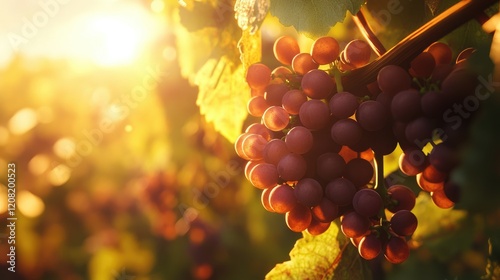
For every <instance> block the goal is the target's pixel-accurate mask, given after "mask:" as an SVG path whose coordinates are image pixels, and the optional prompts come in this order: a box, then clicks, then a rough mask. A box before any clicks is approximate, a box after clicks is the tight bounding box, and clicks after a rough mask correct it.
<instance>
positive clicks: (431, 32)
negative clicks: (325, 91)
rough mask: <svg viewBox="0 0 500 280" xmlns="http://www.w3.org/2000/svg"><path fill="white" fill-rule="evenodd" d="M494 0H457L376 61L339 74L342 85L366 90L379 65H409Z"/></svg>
mask: <svg viewBox="0 0 500 280" xmlns="http://www.w3.org/2000/svg"><path fill="white" fill-rule="evenodd" d="M496 2H498V0H462V1H459V2H458V3H456V4H455V5H453V6H452V7H450V8H449V9H448V10H446V11H444V12H443V13H441V14H439V15H438V16H436V17H435V18H433V19H432V20H430V21H429V22H427V23H426V24H424V25H423V26H421V27H420V28H418V29H417V30H415V31H414V32H412V33H411V34H410V35H408V36H407V37H406V38H404V39H403V40H401V41H400V42H399V43H398V44H396V45H395V46H394V47H392V48H391V49H390V50H388V51H387V52H386V53H385V54H383V55H382V56H380V57H379V58H377V59H376V60H375V61H373V62H371V63H369V64H367V65H365V66H363V67H360V68H357V69H354V70H352V71H350V72H349V73H348V74H346V75H344V76H343V77H342V78H343V80H342V82H343V86H344V89H345V90H346V91H349V92H352V93H353V94H356V95H358V96H364V95H366V94H369V91H368V89H367V88H366V85H368V84H370V83H372V82H374V81H375V80H376V79H377V74H378V72H379V71H380V69H382V68H383V67H385V66H387V65H401V66H403V67H406V66H408V65H409V63H410V61H411V60H412V59H413V58H415V57H416V56H417V55H418V54H419V53H421V52H422V51H423V50H424V49H425V48H427V47H428V46H429V45H430V44H432V43H433V42H435V41H437V40H439V39H441V38H442V37H443V36H445V35H446V34H448V33H450V32H451V31H453V30H455V29H456V28H458V27H460V26H461V25H462V24H464V23H466V22H467V21H469V20H471V19H474V18H475V17H476V16H477V15H480V14H481V13H482V12H483V11H484V10H485V9H486V8H488V7H490V6H491V5H493V4H495V3H496Z"/></svg>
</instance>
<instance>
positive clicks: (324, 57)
mask: <svg viewBox="0 0 500 280" xmlns="http://www.w3.org/2000/svg"><path fill="white" fill-rule="evenodd" d="M339 53H340V50H339V43H338V42H337V40H335V38H333V37H329V36H325V37H320V38H318V39H316V40H315V41H314V43H313V44H312V46H311V56H312V58H313V59H314V61H316V62H317V63H318V64H328V63H332V62H334V61H335V59H337V58H338V56H339Z"/></svg>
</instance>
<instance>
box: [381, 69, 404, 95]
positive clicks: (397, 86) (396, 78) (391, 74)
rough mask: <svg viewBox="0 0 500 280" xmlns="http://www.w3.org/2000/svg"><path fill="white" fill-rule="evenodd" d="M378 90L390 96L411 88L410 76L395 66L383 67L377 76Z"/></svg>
mask: <svg viewBox="0 0 500 280" xmlns="http://www.w3.org/2000/svg"><path fill="white" fill-rule="evenodd" d="M377 82H378V86H379V88H380V90H381V91H382V92H385V93H387V94H389V95H391V96H393V95H395V94H396V93H398V92H400V91H403V90H406V89H409V88H410V87H411V78H410V75H408V73H407V72H406V70H404V69H403V68H401V67H399V66H397V65H387V66H384V67H383V68H382V69H380V71H379V72H378V75H377Z"/></svg>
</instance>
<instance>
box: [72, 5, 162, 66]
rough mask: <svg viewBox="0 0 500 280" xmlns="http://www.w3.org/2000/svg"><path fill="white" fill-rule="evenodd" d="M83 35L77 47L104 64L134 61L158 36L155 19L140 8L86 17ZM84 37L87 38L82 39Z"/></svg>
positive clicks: (112, 64)
mask: <svg viewBox="0 0 500 280" xmlns="http://www.w3.org/2000/svg"><path fill="white" fill-rule="evenodd" d="M80 25H81V26H82V28H81V31H82V34H81V39H83V40H79V42H75V44H73V45H74V47H75V48H78V49H79V54H80V55H81V56H83V58H85V59H90V60H91V61H93V62H94V63H96V64H98V65H101V66H116V65H127V64H131V63H133V62H135V61H137V59H139V58H140V56H141V53H143V52H145V51H146V48H147V46H148V43H150V42H151V40H153V39H154V37H155V35H156V34H155V30H157V29H156V28H155V27H154V26H155V22H154V21H153V20H152V19H151V18H150V16H148V15H147V13H146V12H145V11H141V10H140V9H122V10H120V11H116V12H114V13H101V14H93V15H89V16H87V17H85V18H82V20H81V22H80ZM82 41H84V42H82Z"/></svg>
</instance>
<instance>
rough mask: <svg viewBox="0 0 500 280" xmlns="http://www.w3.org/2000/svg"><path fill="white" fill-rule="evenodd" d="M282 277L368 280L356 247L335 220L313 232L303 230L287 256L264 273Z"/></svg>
mask: <svg viewBox="0 0 500 280" xmlns="http://www.w3.org/2000/svg"><path fill="white" fill-rule="evenodd" d="M282 279H297V280H298V279H300V280H305V279H310V280H313V279H325V280H326V279H350V280H361V279H363V280H368V279H371V275H370V273H369V271H368V270H367V268H366V264H365V263H364V262H362V261H360V256H359V254H358V251H357V249H356V248H355V247H354V246H353V245H352V244H350V243H349V241H348V240H347V238H346V237H345V236H344V235H343V234H342V232H340V228H339V224H338V223H332V224H331V225H330V228H329V229H328V230H327V231H326V232H324V233H322V234H320V235H317V236H312V235H310V234H309V233H308V232H306V231H304V232H303V238H302V239H299V240H298V241H297V242H296V243H295V246H294V247H293V249H292V251H291V252H290V260H289V261H286V262H284V263H281V264H277V265H276V266H275V267H274V268H273V270H271V271H270V272H269V273H268V274H267V275H266V280H282Z"/></svg>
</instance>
